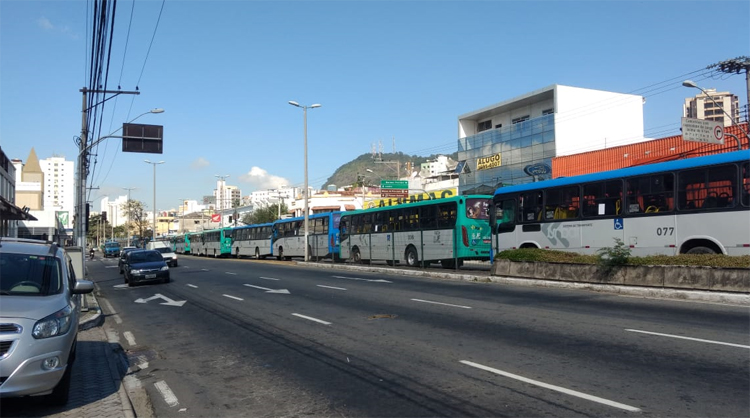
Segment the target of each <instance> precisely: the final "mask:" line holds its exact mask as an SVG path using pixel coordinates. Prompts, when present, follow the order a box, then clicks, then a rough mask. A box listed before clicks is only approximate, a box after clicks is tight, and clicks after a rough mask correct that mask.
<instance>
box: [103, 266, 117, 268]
mask: <svg viewBox="0 0 750 418" xmlns="http://www.w3.org/2000/svg"><path fill="white" fill-rule="evenodd" d="M117 267H119V266H104V268H105V269H116V268H117Z"/></svg>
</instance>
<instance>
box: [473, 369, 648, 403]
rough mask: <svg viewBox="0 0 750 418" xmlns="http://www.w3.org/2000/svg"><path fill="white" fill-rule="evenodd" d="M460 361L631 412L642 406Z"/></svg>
mask: <svg viewBox="0 0 750 418" xmlns="http://www.w3.org/2000/svg"><path fill="white" fill-rule="evenodd" d="M459 363H462V364H465V365H467V366H471V367H476V368H477V369H482V370H485V371H488V372H490V373H495V374H499V375H500V376H505V377H509V378H511V379H516V380H520V381H521V382H525V383H530V384H532V385H536V386H539V387H543V388H545V389H550V390H554V391H556V392H560V393H564V394H566V395H571V396H575V397H577V398H581V399H586V400H589V401H593V402H597V403H600V404H603V405H608V406H611V407H614V408H619V409H624V410H626V411H630V412H639V411H640V408H636V407H634V406H630V405H625V404H624V403H619V402H615V401H610V400H609V399H604V398H600V397H598V396H594V395H589V394H587V393H583V392H578V391H576V390H571V389H566V388H564V387H561V386H555V385H550V384H549V383H544V382H540V381H538V380H533V379H529V378H527V377H523V376H519V375H517V374H513V373H508V372H504V371H502V370H498V369H493V368H492V367H487V366H484V365H481V364H478V363H474V362H471V361H467V360H461V361H459Z"/></svg>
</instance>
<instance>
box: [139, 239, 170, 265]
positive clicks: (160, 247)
mask: <svg viewBox="0 0 750 418" xmlns="http://www.w3.org/2000/svg"><path fill="white" fill-rule="evenodd" d="M146 249H147V250H156V251H158V252H160V253H161V256H162V257H163V258H164V261H165V262H166V263H167V265H168V266H169V267H177V254H175V252H174V250H173V249H172V246H171V245H169V243H167V242H164V241H154V242H149V243H148V244H146Z"/></svg>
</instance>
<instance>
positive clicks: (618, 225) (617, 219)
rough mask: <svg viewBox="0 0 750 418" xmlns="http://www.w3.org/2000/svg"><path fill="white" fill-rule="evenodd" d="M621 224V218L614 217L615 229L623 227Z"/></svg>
mask: <svg viewBox="0 0 750 418" xmlns="http://www.w3.org/2000/svg"><path fill="white" fill-rule="evenodd" d="M623 226H624V224H623V222H622V218H615V231H619V230H621V229H623Z"/></svg>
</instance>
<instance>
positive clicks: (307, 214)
mask: <svg viewBox="0 0 750 418" xmlns="http://www.w3.org/2000/svg"><path fill="white" fill-rule="evenodd" d="M289 104H290V105H292V106H296V107H299V108H302V111H303V113H304V115H305V116H304V118H305V192H304V193H305V205H304V211H305V262H307V260H308V259H309V255H310V254H309V249H308V247H309V243H308V242H307V236H308V231H309V229H308V226H307V224H308V218H309V213H308V212H309V209H308V203H307V201H308V200H309V197H310V196H308V194H309V193H310V191H309V189H308V185H307V109H308V108H310V109H315V108H316V107H320V104H319V103H316V104H314V105H310V106H303V105H300V104H299V103H297V102H295V101H292V100H290V101H289Z"/></svg>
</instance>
